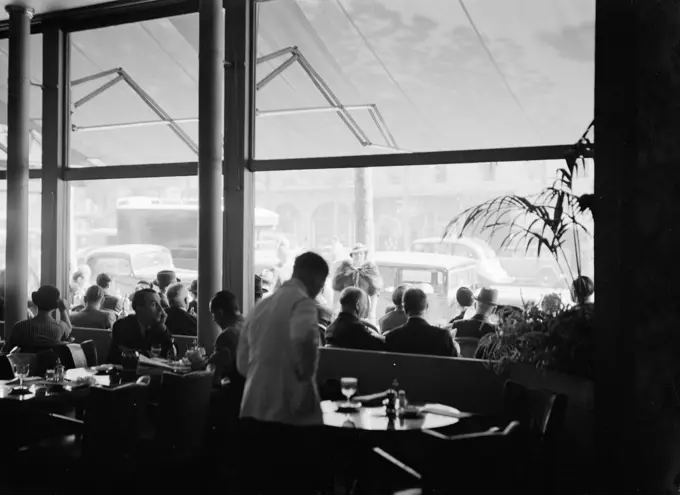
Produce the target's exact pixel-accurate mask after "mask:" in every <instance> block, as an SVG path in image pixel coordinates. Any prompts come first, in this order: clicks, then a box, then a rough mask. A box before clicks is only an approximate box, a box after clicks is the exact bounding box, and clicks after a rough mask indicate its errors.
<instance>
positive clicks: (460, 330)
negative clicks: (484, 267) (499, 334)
mask: <svg viewBox="0 0 680 495" xmlns="http://www.w3.org/2000/svg"><path fill="white" fill-rule="evenodd" d="M497 307H498V291H497V290H496V289H489V288H487V287H483V288H482V289H481V290H480V291H479V294H478V295H477V297H476V299H475V315H474V316H473V317H472V318H470V319H469V320H458V321H454V322H453V325H451V333H452V334H454V335H455V336H456V337H472V338H477V339H481V338H482V337H483V336H484V335H486V334H487V333H492V332H496V331H497V328H496V325H494V324H493V323H491V322H490V321H489V316H491V315H492V314H493V313H494V312H495V311H496V308H497Z"/></svg>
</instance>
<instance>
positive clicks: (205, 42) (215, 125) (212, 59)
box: [198, 0, 224, 352]
mask: <svg viewBox="0 0 680 495" xmlns="http://www.w3.org/2000/svg"><path fill="white" fill-rule="evenodd" d="M198 51H199V54H198V56H199V61H198V62H199V63H198V144H199V150H198V292H199V294H201V297H200V298H199V305H198V341H199V343H200V344H201V345H202V346H203V347H205V348H206V349H207V350H209V352H210V350H212V348H213V346H214V343H215V338H216V337H217V333H218V328H217V326H216V325H215V323H214V322H213V320H212V315H211V314H210V305H209V304H210V298H211V297H212V296H213V295H214V294H215V293H216V292H217V291H219V290H220V289H221V288H222V190H221V187H220V179H221V177H220V176H221V174H222V126H223V117H222V111H223V109H224V107H223V98H224V93H223V91H224V86H223V82H224V81H223V78H224V68H223V60H224V14H223V11H222V0H201V2H200V7H199V45H198Z"/></svg>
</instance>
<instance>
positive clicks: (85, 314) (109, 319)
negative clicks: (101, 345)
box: [71, 285, 117, 330]
mask: <svg viewBox="0 0 680 495" xmlns="http://www.w3.org/2000/svg"><path fill="white" fill-rule="evenodd" d="M104 295H105V294H104V289H102V288H101V287H99V286H98V285H93V286H92V287H90V288H88V289H87V291H85V297H84V299H83V300H84V302H85V308H83V309H82V310H81V311H78V312H77V313H72V314H71V324H72V325H73V326H74V327H81V328H101V329H104V330H110V329H111V328H113V324H114V323H115V322H116V320H117V317H116V313H114V312H113V311H108V310H105V309H101V306H102V302H103V301H104Z"/></svg>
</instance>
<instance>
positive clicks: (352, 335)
mask: <svg viewBox="0 0 680 495" xmlns="http://www.w3.org/2000/svg"><path fill="white" fill-rule="evenodd" d="M340 306H341V310H340V314H339V315H338V317H337V318H336V320H335V321H334V322H333V323H331V324H330V326H329V327H328V329H327V330H326V344H327V345H328V346H331V347H343V348H345V349H359V350H364V351H382V350H384V347H385V342H384V340H383V338H382V336H380V335H379V334H378V332H376V331H375V330H373V329H372V328H371V327H368V326H367V324H366V322H364V321H362V320H361V317H362V316H365V315H367V314H368V295H367V294H366V293H365V292H364V291H363V290H361V289H359V288H358V287H347V288H346V289H345V290H343V291H342V294H340Z"/></svg>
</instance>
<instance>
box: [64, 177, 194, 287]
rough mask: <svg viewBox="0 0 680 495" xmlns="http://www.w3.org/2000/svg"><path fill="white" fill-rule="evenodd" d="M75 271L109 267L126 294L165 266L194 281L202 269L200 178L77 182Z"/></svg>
mask: <svg viewBox="0 0 680 495" xmlns="http://www.w3.org/2000/svg"><path fill="white" fill-rule="evenodd" d="M70 187H71V202H72V203H71V232H70V235H71V246H72V250H71V271H72V272H74V271H75V270H76V267H82V266H83V265H88V266H89V267H90V270H91V272H92V277H93V279H94V278H95V277H96V276H97V274H98V273H101V272H104V271H106V272H109V273H111V274H112V275H113V276H114V279H115V280H116V288H117V290H118V291H120V293H121V294H125V293H131V292H132V291H133V290H134V288H135V286H136V285H137V282H138V281H140V280H145V281H148V282H151V281H153V280H154V279H155V278H156V274H157V273H158V272H159V271H161V270H164V269H172V270H175V272H176V273H177V275H178V277H179V278H180V279H181V280H182V281H183V282H187V283H190V282H191V281H192V280H196V278H197V269H198V179H197V178H196V177H167V178H162V179H115V180H97V181H82V182H71V183H70Z"/></svg>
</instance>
